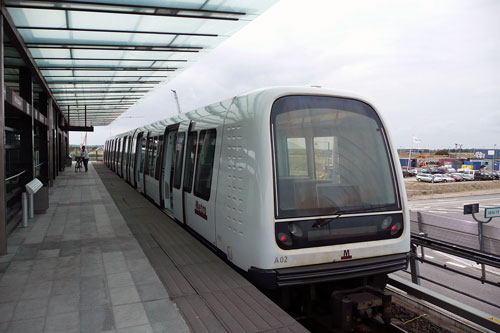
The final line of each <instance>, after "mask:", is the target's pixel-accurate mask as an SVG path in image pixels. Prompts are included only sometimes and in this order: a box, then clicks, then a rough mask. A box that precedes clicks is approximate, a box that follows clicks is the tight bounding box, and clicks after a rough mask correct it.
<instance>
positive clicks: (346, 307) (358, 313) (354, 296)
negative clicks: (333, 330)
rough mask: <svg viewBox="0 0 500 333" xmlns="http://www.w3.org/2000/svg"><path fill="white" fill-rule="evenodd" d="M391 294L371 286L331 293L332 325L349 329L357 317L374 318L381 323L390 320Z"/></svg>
mask: <svg viewBox="0 0 500 333" xmlns="http://www.w3.org/2000/svg"><path fill="white" fill-rule="evenodd" d="M391 304H392V297H391V295H389V294H387V293H385V292H383V291H380V290H376V289H372V288H369V287H367V288H363V289H357V290H350V291H345V292H334V293H332V295H331V306H332V310H333V320H334V323H333V324H334V326H335V327H338V328H340V329H341V330H342V331H350V330H352V328H353V321H354V320H355V319H357V318H369V319H374V320H376V321H378V322H381V323H383V324H389V323H390V322H391Z"/></svg>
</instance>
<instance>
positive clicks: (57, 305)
mask: <svg viewBox="0 0 500 333" xmlns="http://www.w3.org/2000/svg"><path fill="white" fill-rule="evenodd" d="M79 309H80V294H79V293H78V294H65V295H55V296H52V297H51V298H50V299H49V306H48V315H49V316H51V315H55V314H60V313H67V312H74V311H78V310H79Z"/></svg>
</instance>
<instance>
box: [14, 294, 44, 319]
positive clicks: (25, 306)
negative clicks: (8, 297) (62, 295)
mask: <svg viewBox="0 0 500 333" xmlns="http://www.w3.org/2000/svg"><path fill="white" fill-rule="evenodd" d="M48 302H49V299H48V297H44V298H35V299H27V300H21V301H19V302H18V303H17V306H16V309H15V312H14V317H13V320H24V319H31V318H38V317H43V316H45V313H46V312H47V304H48Z"/></svg>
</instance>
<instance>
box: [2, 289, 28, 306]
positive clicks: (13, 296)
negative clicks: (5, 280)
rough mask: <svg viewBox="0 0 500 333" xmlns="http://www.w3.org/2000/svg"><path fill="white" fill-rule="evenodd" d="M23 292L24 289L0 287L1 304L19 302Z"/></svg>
mask: <svg viewBox="0 0 500 333" xmlns="http://www.w3.org/2000/svg"><path fill="white" fill-rule="evenodd" d="M23 292H24V290H23V289H22V288H12V286H9V287H0V303H8V302H17V300H19V298H21V295H22V294H23Z"/></svg>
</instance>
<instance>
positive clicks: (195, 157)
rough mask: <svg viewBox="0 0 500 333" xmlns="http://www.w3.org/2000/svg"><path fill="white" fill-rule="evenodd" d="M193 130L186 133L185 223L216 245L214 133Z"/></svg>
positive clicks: (208, 130)
mask: <svg viewBox="0 0 500 333" xmlns="http://www.w3.org/2000/svg"><path fill="white" fill-rule="evenodd" d="M194 127H196V126H194ZM194 129H195V128H193V131H190V132H189V135H188V139H187V146H186V162H185V171H184V172H185V176H184V186H183V187H184V196H185V199H184V209H185V223H186V225H188V226H189V227H190V228H191V229H193V230H195V231H196V232H197V233H199V234H200V235H201V236H203V238H205V239H206V240H207V241H209V242H211V243H212V244H214V245H216V239H215V235H216V225H215V193H216V186H215V185H213V184H217V172H215V171H214V170H218V168H219V161H218V159H217V158H215V156H219V154H220V153H219V152H216V140H217V130H216V129H214V128H212V129H201V130H199V134H198V135H197V134H196V133H197V132H196V131H194ZM196 138H197V140H196ZM219 141H220V138H219ZM219 146H220V145H219Z"/></svg>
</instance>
